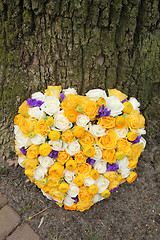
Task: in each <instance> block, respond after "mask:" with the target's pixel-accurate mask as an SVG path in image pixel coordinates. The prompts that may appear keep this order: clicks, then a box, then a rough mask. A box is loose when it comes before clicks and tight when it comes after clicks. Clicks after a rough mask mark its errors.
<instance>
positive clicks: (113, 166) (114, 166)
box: [106, 163, 119, 171]
mask: <svg viewBox="0 0 160 240" xmlns="http://www.w3.org/2000/svg"><path fill="white" fill-rule="evenodd" d="M118 169H119V166H118V164H116V163H113V164H108V168H107V170H106V171H117V170H118Z"/></svg>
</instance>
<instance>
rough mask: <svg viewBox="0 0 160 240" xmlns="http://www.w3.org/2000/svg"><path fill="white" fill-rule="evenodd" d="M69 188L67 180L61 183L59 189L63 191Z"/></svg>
mask: <svg viewBox="0 0 160 240" xmlns="http://www.w3.org/2000/svg"><path fill="white" fill-rule="evenodd" d="M68 189H69V185H68V183H66V182H62V183H60V185H59V191H60V192H61V193H65V192H67V191H68Z"/></svg>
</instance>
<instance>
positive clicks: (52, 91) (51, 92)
mask: <svg viewBox="0 0 160 240" xmlns="http://www.w3.org/2000/svg"><path fill="white" fill-rule="evenodd" d="M60 92H61V86H48V88H47V89H46V90H45V93H46V95H47V96H52V97H56V98H58V99H60Z"/></svg>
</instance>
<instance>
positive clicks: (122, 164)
mask: <svg viewBox="0 0 160 240" xmlns="http://www.w3.org/2000/svg"><path fill="white" fill-rule="evenodd" d="M116 164H118V166H119V170H122V169H124V168H127V167H128V164H129V159H128V158H127V157H124V158H123V159H122V160H119V161H116Z"/></svg>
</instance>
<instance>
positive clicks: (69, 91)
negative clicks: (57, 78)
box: [63, 88, 77, 95]
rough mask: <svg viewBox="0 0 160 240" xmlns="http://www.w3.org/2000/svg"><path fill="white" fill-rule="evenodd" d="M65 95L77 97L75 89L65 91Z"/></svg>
mask: <svg viewBox="0 0 160 240" xmlns="http://www.w3.org/2000/svg"><path fill="white" fill-rule="evenodd" d="M63 93H64V94H65V95H67V94H73V95H77V91H76V90H75V89H74V88H67V89H64V90H63Z"/></svg>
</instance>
